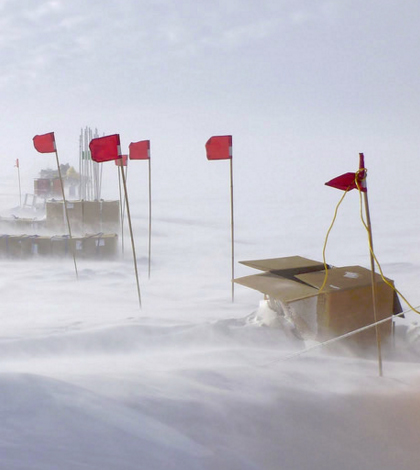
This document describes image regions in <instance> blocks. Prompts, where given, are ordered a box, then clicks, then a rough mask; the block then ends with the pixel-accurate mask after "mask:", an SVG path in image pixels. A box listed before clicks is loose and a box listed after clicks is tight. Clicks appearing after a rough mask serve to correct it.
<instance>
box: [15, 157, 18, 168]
mask: <svg viewBox="0 0 420 470" xmlns="http://www.w3.org/2000/svg"><path fill="white" fill-rule="evenodd" d="M15 167H16V168H19V158H16V163H15Z"/></svg>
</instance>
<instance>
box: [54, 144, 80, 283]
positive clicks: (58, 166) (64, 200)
mask: <svg viewBox="0 0 420 470" xmlns="http://www.w3.org/2000/svg"><path fill="white" fill-rule="evenodd" d="M55 158H56V160H57V168H58V176H59V178H60V185H61V193H62V195H63V205H64V213H65V214H66V220H67V228H68V231H69V237H70V247H71V252H72V255H73V263H74V270H75V272H76V278H77V279H79V273H78V271H77V263H76V247H75V246H74V243H73V237H72V235H71V226H70V220H69V213H68V210H67V201H66V195H65V191H64V183H63V178H62V176H61V169H60V162H59V159H58V152H57V149H56V150H55Z"/></svg>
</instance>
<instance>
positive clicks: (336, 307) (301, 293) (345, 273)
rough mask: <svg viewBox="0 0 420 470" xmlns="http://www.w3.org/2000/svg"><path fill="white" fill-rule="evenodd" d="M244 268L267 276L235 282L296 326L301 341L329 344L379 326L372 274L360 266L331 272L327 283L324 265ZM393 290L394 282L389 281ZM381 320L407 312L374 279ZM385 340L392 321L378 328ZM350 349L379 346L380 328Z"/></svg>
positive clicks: (281, 261) (281, 262)
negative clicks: (265, 299) (258, 294)
mask: <svg viewBox="0 0 420 470" xmlns="http://www.w3.org/2000/svg"><path fill="white" fill-rule="evenodd" d="M242 264H244V265H246V266H250V267H253V268H256V269H260V270H263V271H265V272H264V273H262V274H256V275H252V276H246V277H243V278H239V279H235V282H236V283H238V284H241V285H244V286H247V287H250V288H252V289H256V290H258V291H260V292H262V293H263V294H265V295H266V296H268V298H269V305H270V306H271V308H273V309H274V310H275V311H276V312H277V313H278V314H279V315H282V316H284V317H285V318H287V320H288V321H291V322H292V323H293V324H294V327H295V329H296V333H297V336H300V337H301V338H303V339H314V340H316V341H326V340H328V339H332V338H335V337H337V336H341V335H343V334H346V333H349V332H350V331H354V330H356V329H359V328H362V327H364V326H367V325H369V324H372V323H374V313H373V297H372V283H371V271H370V270H368V269H365V268H363V267H361V266H344V267H340V268H335V267H329V269H328V278H327V283H326V285H325V287H324V289H323V290H322V291H320V288H321V286H322V285H323V283H324V279H325V270H324V265H323V263H320V262H317V261H313V260H310V259H306V258H302V257H300V256H290V257H286V258H276V259H268V260H254V261H244V262H242ZM387 281H388V282H389V283H390V284H391V285H393V281H391V280H389V279H387ZM375 283H376V291H377V305H376V314H377V320H378V321H379V320H382V319H384V318H388V317H390V316H392V315H393V314H396V313H400V312H401V311H402V309H401V305H400V303H399V300H398V296H397V294H396V293H395V291H394V290H393V288H392V287H390V286H389V285H387V284H386V283H385V282H384V281H383V279H382V278H381V276H380V275H379V274H375ZM379 331H380V335H381V339H383V338H386V337H388V336H389V335H390V334H391V331H392V321H389V322H385V323H384V324H382V325H380V326H379ZM345 341H346V343H347V344H349V343H351V344H352V345H354V344H358V345H360V346H372V345H375V344H376V343H375V341H376V332H375V328H370V329H368V330H365V331H363V332H361V333H358V334H357V335H353V336H351V337H350V338H349V339H348V340H347V339H346V340H345Z"/></svg>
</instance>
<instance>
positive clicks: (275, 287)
mask: <svg viewBox="0 0 420 470" xmlns="http://www.w3.org/2000/svg"><path fill="white" fill-rule="evenodd" d="M235 282H236V283H238V284H241V285H243V286H246V287H250V288H251V289H255V290H258V291H259V292H262V293H263V294H267V295H269V296H270V297H273V298H275V299H279V300H281V301H283V302H286V303H287V302H293V301H295V300H300V299H303V298H308V297H313V296H316V295H318V289H314V288H313V287H310V286H308V285H306V284H302V283H301V282H297V281H292V280H291V279H286V278H284V277H280V276H277V275H276V274H272V273H263V274H254V275H253V276H246V277H241V278H239V279H235Z"/></svg>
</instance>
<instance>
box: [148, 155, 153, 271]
mask: <svg viewBox="0 0 420 470" xmlns="http://www.w3.org/2000/svg"><path fill="white" fill-rule="evenodd" d="M151 260H152V164H151V158H150V156H149V266H148V278H149V279H150V265H151Z"/></svg>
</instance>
